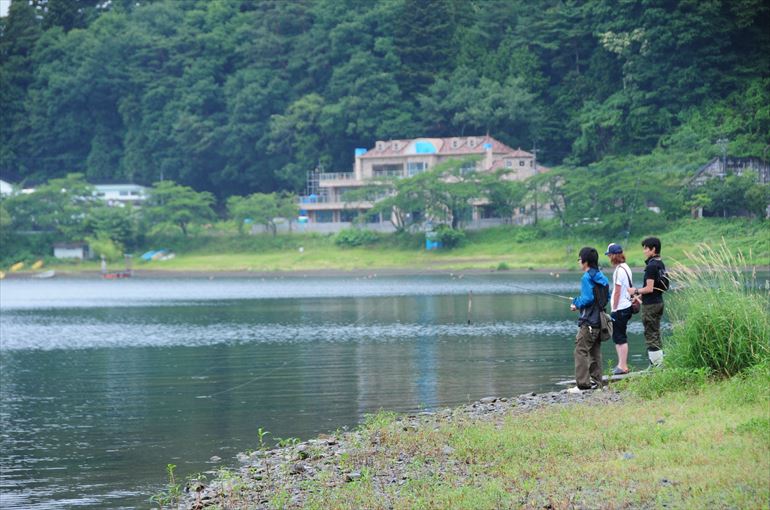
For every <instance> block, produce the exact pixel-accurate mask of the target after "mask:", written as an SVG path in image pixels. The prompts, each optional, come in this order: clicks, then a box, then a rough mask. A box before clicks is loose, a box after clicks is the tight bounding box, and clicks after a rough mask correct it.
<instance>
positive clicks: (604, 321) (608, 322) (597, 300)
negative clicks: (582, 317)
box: [591, 282, 613, 342]
mask: <svg viewBox="0 0 770 510" xmlns="http://www.w3.org/2000/svg"><path fill="white" fill-rule="evenodd" d="M593 294H594V302H593V304H592V305H591V306H593V307H596V308H598V312H599V340H600V341H601V342H606V341H607V340H609V339H610V338H612V329H613V328H612V326H613V324H612V319H611V318H610V316H609V315H608V314H607V303H609V301H610V287H609V285H599V284H597V283H596V282H593Z"/></svg>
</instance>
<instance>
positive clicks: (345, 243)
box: [334, 228, 380, 248]
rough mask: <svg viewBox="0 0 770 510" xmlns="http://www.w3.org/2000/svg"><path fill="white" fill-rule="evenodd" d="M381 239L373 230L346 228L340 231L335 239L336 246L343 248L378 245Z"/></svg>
mask: <svg viewBox="0 0 770 510" xmlns="http://www.w3.org/2000/svg"><path fill="white" fill-rule="evenodd" d="M379 239H380V237H379V236H378V235H377V234H376V233H375V232H372V231H371V230H364V229H358V228H346V229H344V230H340V231H339V233H338V234H337V235H336V236H335V237H334V244H336V245H337V246H342V247H343V248H352V247H355V246H365V245H368V244H374V243H376V242H377V241H378V240H379Z"/></svg>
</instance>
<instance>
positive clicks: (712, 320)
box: [666, 241, 770, 377]
mask: <svg viewBox="0 0 770 510" xmlns="http://www.w3.org/2000/svg"><path fill="white" fill-rule="evenodd" d="M687 257H688V258H689V259H690V260H691V262H692V263H693V264H692V267H691V268H687V267H684V266H683V265H681V264H676V265H675V266H674V267H673V269H672V271H671V276H672V280H673V281H674V282H675V284H676V285H677V287H679V288H681V290H679V291H677V292H676V293H675V294H674V295H673V298H672V299H671V316H672V322H673V326H674V327H673V333H672V335H671V338H670V340H669V342H668V345H667V346H666V364H667V365H670V366H675V367H681V368H707V369H709V370H711V371H713V373H714V374H716V375H718V376H722V377H731V376H733V375H735V374H737V373H739V372H741V371H743V370H746V369H748V368H751V367H753V366H756V365H760V364H763V363H767V361H768V359H769V358H770V318H768V315H767V306H768V297H770V296H768V292H767V291H766V290H762V289H761V288H759V287H758V286H757V284H756V282H755V281H754V280H755V278H754V276H753V274H752V275H748V274H747V273H746V272H745V263H744V259H743V257H742V255H741V254H740V253H738V254H737V255H734V254H732V253H731V252H730V250H729V249H728V248H727V246H726V245H725V243H724V241H723V242H722V244H721V245H720V246H719V247H718V248H717V249H713V248H711V247H709V246H706V245H701V246H700V248H699V251H698V253H696V254H689V253H688V254H687Z"/></svg>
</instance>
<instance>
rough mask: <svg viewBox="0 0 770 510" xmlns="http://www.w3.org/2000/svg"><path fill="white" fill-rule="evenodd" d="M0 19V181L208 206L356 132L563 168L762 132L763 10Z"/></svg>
mask: <svg viewBox="0 0 770 510" xmlns="http://www.w3.org/2000/svg"><path fill="white" fill-rule="evenodd" d="M1 23H2V24H1V25H0V59H2V60H1V62H0V98H1V99H0V103H1V105H2V123H0V129H1V131H0V171H1V172H2V176H3V179H6V180H10V181H13V182H26V183H29V184H33V185H34V184H37V183H40V182H43V181H45V180H48V179H50V178H53V177H62V176H64V175H66V174H68V173H71V172H82V173H84V174H85V175H86V178H87V179H88V180H89V181H90V182H97V183H98V182H116V181H120V182H126V181H131V182H136V183H139V184H151V183H152V182H155V181H158V180H159V179H161V177H163V178H165V179H171V180H174V181H176V182H179V183H181V184H185V185H189V186H192V187H193V188H196V189H198V190H209V191H212V192H213V193H214V194H215V195H216V196H218V197H220V198H222V197H226V196H229V195H231V194H247V193H251V192H271V191H276V190H294V191H298V190H301V189H302V187H303V185H304V179H305V174H306V172H307V171H308V170H310V169H313V168H315V167H318V166H320V167H322V168H323V169H325V170H327V171H349V170H350V168H351V165H352V160H353V150H354V148H356V147H371V146H373V144H374V141H375V140H378V139H389V138H408V137H417V136H451V135H471V134H485V133H489V134H491V135H492V136H494V137H496V138H498V139H499V140H501V141H503V142H505V143H507V144H509V145H511V146H513V147H519V146H520V147H522V148H525V149H531V148H532V147H533V146H536V147H537V148H538V149H539V159H540V160H541V161H543V162H544V163H545V164H548V165H557V164H562V163H566V164H569V165H576V166H587V165H589V164H590V163H593V162H596V161H601V160H603V159H605V158H608V157H615V158H617V157H625V156H628V155H634V154H646V153H650V152H652V151H654V150H656V149H657V150H670V151H671V154H677V153H681V154H685V153H686V154H689V155H690V158H692V159H698V157H701V156H702V158H703V160H705V158H707V157H709V156H711V155H714V154H717V153H718V151H719V148H718V147H717V146H716V145H715V141H716V140H717V139H718V138H726V139H727V140H729V151H730V154H731V155H746V156H749V155H750V156H758V157H762V156H764V155H766V154H765V153H763V151H765V150H766V146H767V144H768V143H769V140H768V133H770V106H769V105H770V93H769V92H768V90H769V89H770V30H768V27H770V7H768V4H767V2H764V1H763V0H722V1H720V0H692V1H681V2H675V1H664V0H640V1H624V2H605V1H601V0H597V1H585V2H578V1H556V0H548V1H541V2H528V1H524V0H370V1H365V0H292V1H289V0H142V1H141V2H136V1H135V0H112V1H111V2H104V1H102V0H32V2H27V1H26V0H24V1H22V0H14V1H13V3H12V4H11V8H10V14H9V16H8V17H6V18H3V19H2V21H1ZM693 154H695V155H697V157H693ZM669 162H670V164H672V165H675V164H676V160H675V159H671V160H669Z"/></svg>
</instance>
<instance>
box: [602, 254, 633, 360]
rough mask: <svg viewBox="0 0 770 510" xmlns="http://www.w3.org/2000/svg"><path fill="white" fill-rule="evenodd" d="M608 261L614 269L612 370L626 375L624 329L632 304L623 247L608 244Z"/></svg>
mask: <svg viewBox="0 0 770 510" xmlns="http://www.w3.org/2000/svg"><path fill="white" fill-rule="evenodd" d="M604 254H605V255H607V256H608V257H609V259H610V262H611V263H612V266H613V267H614V268H615V271H614V273H613V274H612V286H611V287H612V289H611V290H612V298H611V299H610V306H611V308H612V313H611V314H610V316H611V317H612V320H613V327H612V341H613V342H614V343H615V350H616V351H617V353H618V366H616V367H615V369H614V370H613V372H612V373H613V374H614V375H621V374H627V373H628V370H629V369H628V335H627V334H626V328H627V326H628V321H629V320H631V315H632V308H631V305H632V302H631V296H630V295H629V293H628V289H629V288H630V287H632V286H633V284H632V282H633V279H632V276H631V268H630V267H628V264H626V256H625V255H624V254H623V247H622V246H620V245H619V244H615V243H610V245H609V246H607V251H606V252H605V253H604Z"/></svg>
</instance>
